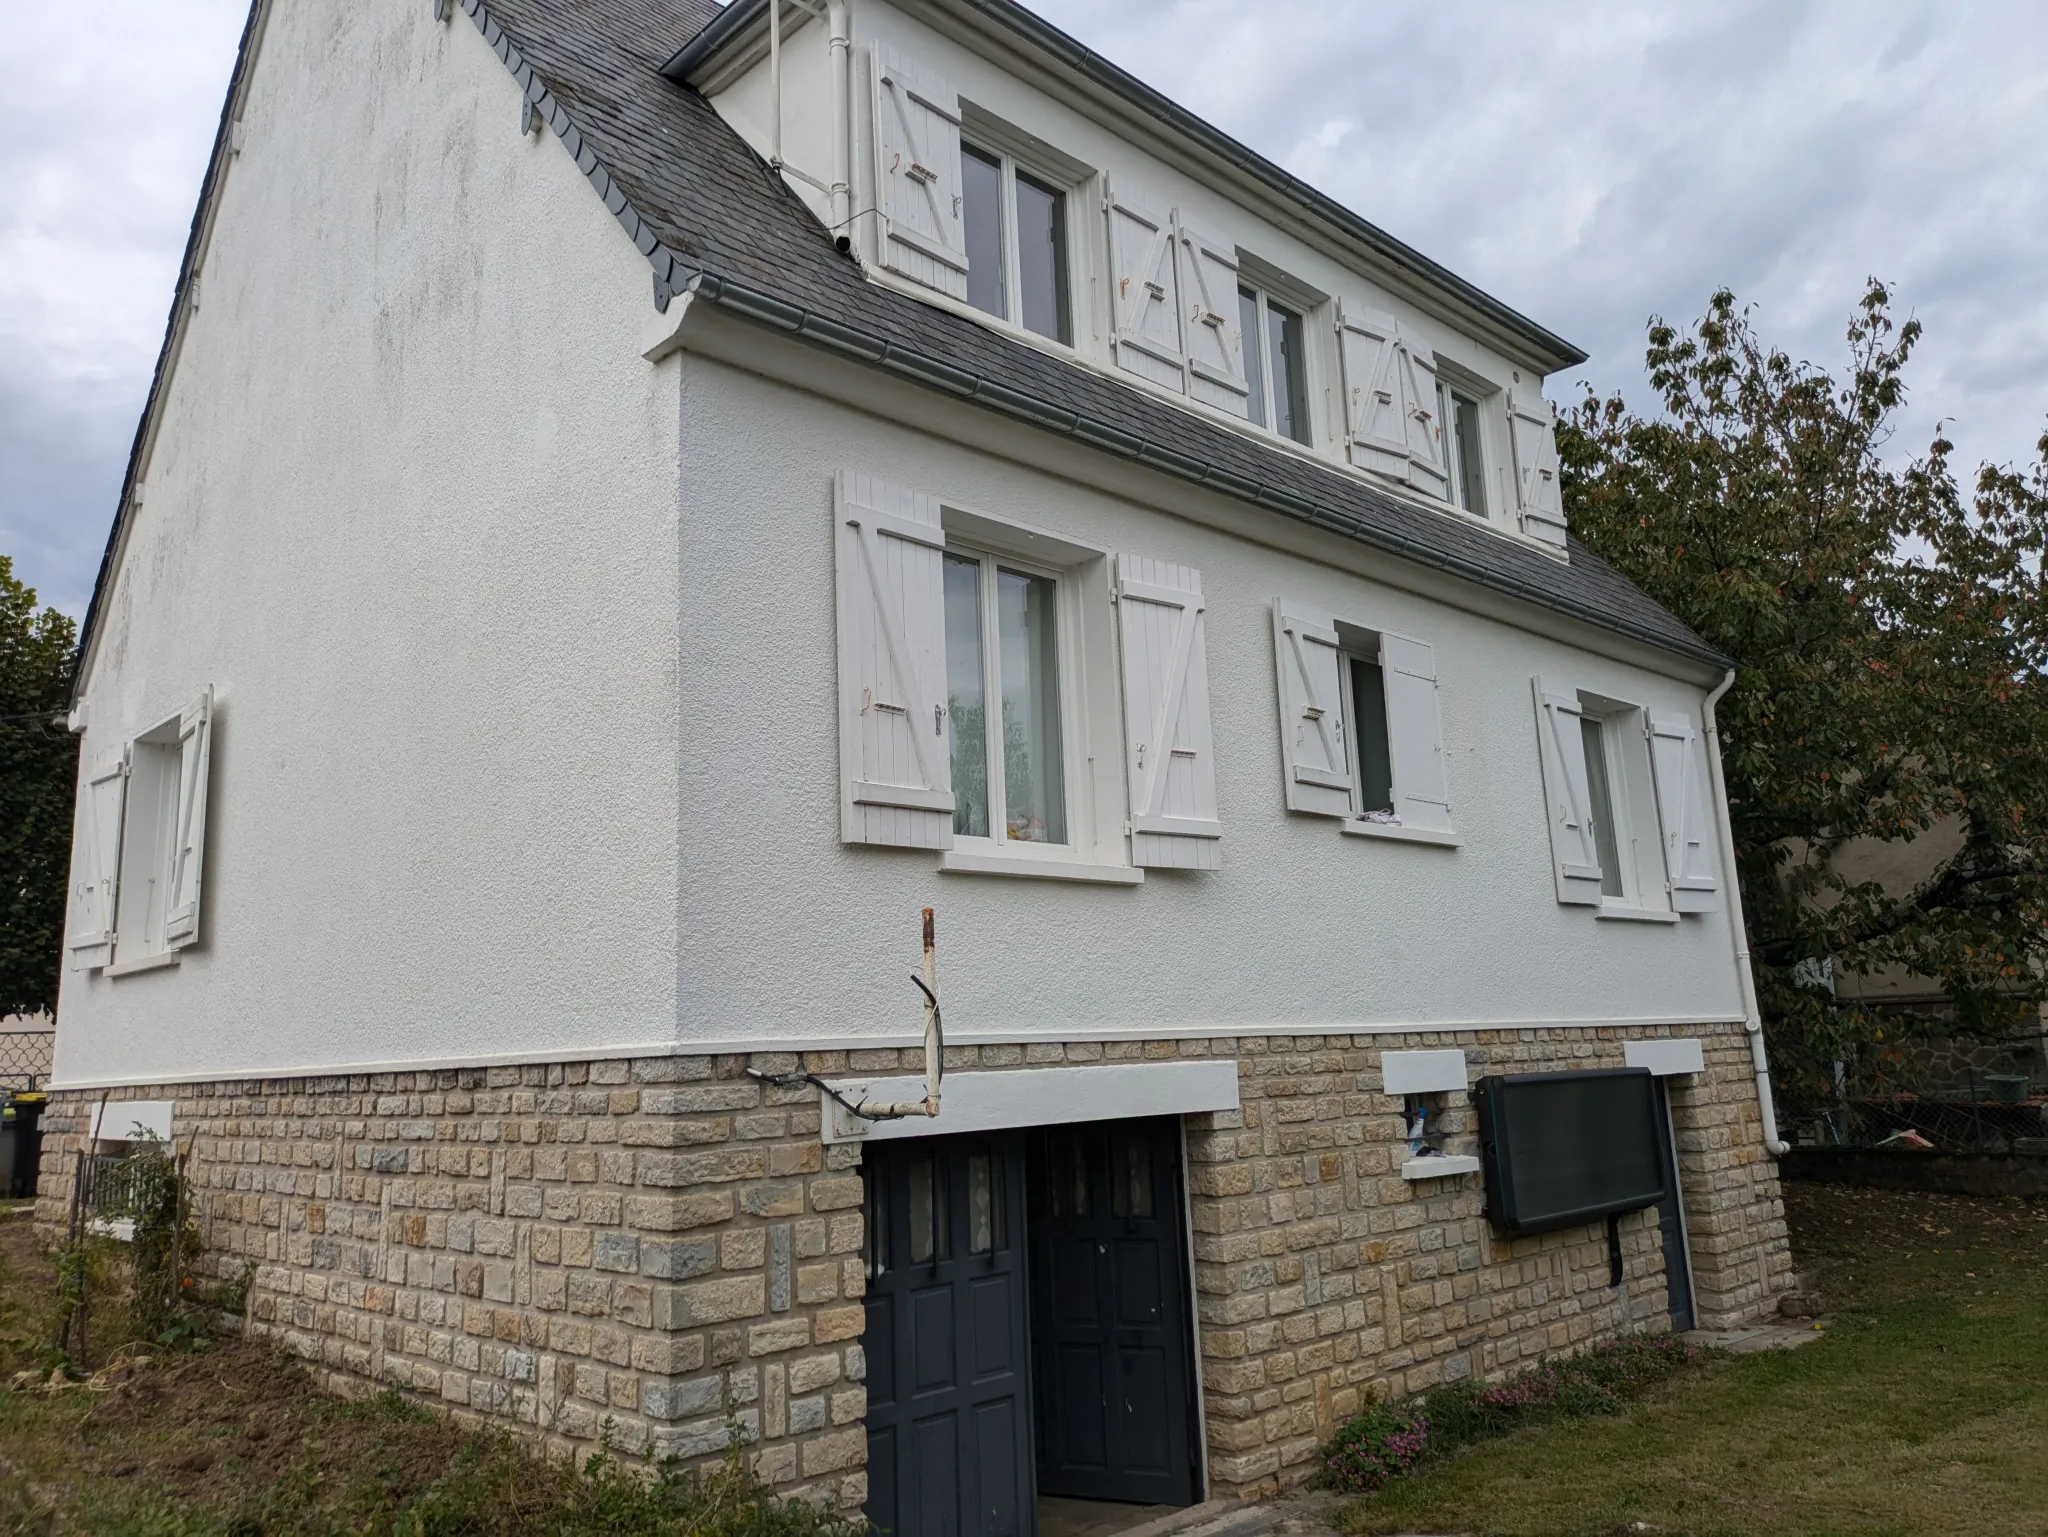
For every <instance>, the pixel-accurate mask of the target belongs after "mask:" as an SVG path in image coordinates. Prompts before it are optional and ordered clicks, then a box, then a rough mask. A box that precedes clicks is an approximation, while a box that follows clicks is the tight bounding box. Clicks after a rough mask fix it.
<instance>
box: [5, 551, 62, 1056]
mask: <svg viewBox="0 0 2048 1537" xmlns="http://www.w3.org/2000/svg"><path fill="white" fill-rule="evenodd" d="M77 642H78V632H77V629H76V627H75V626H74V625H73V624H72V622H71V621H70V620H69V619H67V618H66V617H65V616H64V615H63V614H61V613H59V612H58V611H57V610H56V609H54V608H46V609H42V610H40V611H38V610H37V608H36V595H35V591H34V589H33V588H30V587H25V586H23V585H22V584H21V583H20V582H18V581H16V580H15V577H14V562H13V561H12V560H11V559H10V558H9V557H7V556H5V555H0V1016H4V1015H8V1014H34V1013H38V1012H40V1011H42V1010H44V1009H48V1010H49V1011H51V1012H52V1013H54V1012H56V1008H57V978H58V976H59V974H60V968H59V955H60V952H61V951H62V949H63V944H64V899H65V892H66V890H67V888H68V887H69V885H70V880H71V873H70V872H71V807H72V800H73V797H74V795H75V794H76V790H77V779H78V740H77V738H76V737H74V736H72V735H71V733H70V732H68V731H66V730H65V729H64V725H63V722H62V720H61V719H60V717H61V716H62V715H63V713H64V711H65V710H66V709H67V708H68V707H69V704H70V699H71V668H72V664H73V659H74V651H75V648H76V646H77Z"/></svg>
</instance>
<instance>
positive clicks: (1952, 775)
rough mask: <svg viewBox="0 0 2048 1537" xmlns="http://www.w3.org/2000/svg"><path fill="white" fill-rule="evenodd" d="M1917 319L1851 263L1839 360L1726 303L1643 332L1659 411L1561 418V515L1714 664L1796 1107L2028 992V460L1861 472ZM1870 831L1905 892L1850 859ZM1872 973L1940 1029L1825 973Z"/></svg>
mask: <svg viewBox="0 0 2048 1537" xmlns="http://www.w3.org/2000/svg"><path fill="white" fill-rule="evenodd" d="M1920 329H1921V328H1920V324H1919V322H1918V321H1916V320H1906V321H1904V322H1898V321H1895V320H1894V319H1893V316H1892V306H1891V297H1890V295H1889V294H1888V293H1887V292H1886V290H1885V288H1884V287H1883V286H1882V285H1881V284H1879V283H1877V282H1876V281H1875V280H1873V281H1872V283H1871V285H1870V287H1869V290H1868V291H1867V292H1866V293H1865V295H1864V297H1863V300H1862V303H1861V304H1860V306H1859V307H1858V309H1857V311H1856V313H1855V315H1854V317H1853V318H1852V320H1851V321H1850V323H1849V327H1848V358H1847V365H1846V367H1845V368H1844V369H1843V371H1842V372H1841V374H1840V375H1839V376H1837V375H1835V374H1832V373H1830V372H1829V371H1827V370H1825V369H1823V368H1820V367H1816V366H1814V365H1812V364H1809V363H1804V362H1794V361H1793V360H1792V359H1791V358H1790V357H1789V356H1788V355H1787V354H1786V353H1785V352H1783V351H1781V350H1779V349H1777V348H1773V347H1770V346H1768V345H1766V344H1765V342H1764V341H1763V340H1762V339H1761V338H1760V337H1759V336H1758V334H1757V332H1756V330H1755V328H1754V326H1753V324H1752V318H1751V315H1750V312H1749V311H1747V310H1745V309H1739V308H1738V307H1737V304H1736V300H1735V297H1734V296H1733V295H1732V294H1730V293H1727V292H1725V291H1723V292H1720V293H1716V294H1715V295H1714V296H1713V299H1712V301H1711V302H1710V304H1709V306H1708V310H1707V314H1706V316H1705V318H1703V319H1702V320H1700V321H1699V322H1697V323H1696V324H1695V325H1694V326H1693V327H1692V328H1691V329H1690V330H1682V329H1681V328H1679V327H1675V326H1672V325H1669V324H1666V323H1665V322H1664V321H1662V320H1660V319H1653V320H1652V322H1651V324H1650V327H1649V333H1648V342H1649V345H1648V351H1647V362H1648V369H1649V375H1650V382H1651V385H1652V387H1653V388H1654V389H1655V390H1656V392H1657V394H1658V396H1659V397H1660V399H1661V404H1662V410H1661V412H1659V413H1658V414H1656V415H1654V416H1637V415H1635V414H1634V413H1632V412H1631V411H1630V410H1629V409H1628V408H1627V406H1626V405H1625V404H1624V403H1623V401H1622V399H1621V397H1620V396H1619V395H1616V396H1614V397H1612V398H1610V399H1606V400H1602V399H1600V398H1598V397H1597V396H1596V395H1594V394H1593V393H1592V392H1591V391H1590V390H1589V391H1588V393H1587V395H1586V398H1585V399H1584V400H1583V401H1582V402H1581V403H1580V404H1579V405H1578V407H1577V408H1576V409H1575V410H1574V411H1572V412H1570V413H1569V414H1568V416H1567V417H1566V418H1565V419H1564V420H1562V421H1561V422H1560V427H1559V450H1560V454H1561V457H1562V459H1563V463H1564V488H1565V502H1566V507H1567V510H1568V514H1569V517H1570V519H1571V524H1572V527H1573V529H1574V531H1575V532H1576V533H1577V534H1578V535H1579V537H1580V538H1582V539H1583V540H1584V541H1585V542H1586V543H1587V544H1589V545H1590V546H1591V547H1592V548H1593V549H1594V550H1595V551H1596V552H1598V553H1599V554H1600V555H1601V556H1603V557H1604V558H1605V559H1607V560H1608V561H1610V562H1611V563H1612V564H1614V565H1615V566H1617V567H1619V568H1620V569H1621V570H1622V571H1624V572H1626V573H1627V575H1628V576H1629V577H1630V578H1631V579H1632V580H1633V581H1635V582H1636V583H1637V584H1638V585H1639V586H1640V587H1642V588H1643V589H1644V590H1645V591H1646V592H1648V593H1649V594H1650V595H1651V596H1652V597H1654V598H1656V599H1657V600H1658V601H1659V602H1661V603H1663V604H1664V605H1665V606H1666V607H1668V608H1670V609H1671V610H1672V611H1673V612H1674V613H1676V614H1678V615H1679V616H1680V617H1681V618H1683V619H1684V620H1685V621H1686V622H1687V623H1688V624H1690V625H1691V626H1692V627H1693V628H1694V629H1695V630H1696V631H1698V632H1699V633H1700V634H1701V635H1702V636H1704V637H1705V638H1706V639H1707V640H1709V641H1711V642H1712V643H1713V644H1714V645H1716V646H1718V647H1719V648H1720V649H1721V650H1723V651H1725V652H1727V653H1728V654H1729V655H1730V656H1732V657H1734V658H1735V660H1736V664H1737V668H1738V672H1737V677H1736V682H1735V685H1734V687H1733V688H1732V689H1731V690H1730V691H1729V693H1728V695H1727V696H1726V698H1724V699H1723V700H1722V702H1721V704H1720V707H1719V710H1718V718H1719V722H1720V732H1721V742H1722V754H1723V762H1724V765H1725V770H1726V774H1727V782H1728V801H1729V814H1730V818H1731V821H1732V824H1733V829H1734V838H1735V849H1736V862H1737V865H1738V867H1739V874H1740V879H1741V889H1742V902H1743V909H1744V913H1745V916H1746V919H1747V923H1748V927H1749V945H1750V953H1751V956H1752V959H1753V963H1754V967H1755V974H1756V981H1757V990H1758V994H1759V998H1760V1002H1761V1005H1762V1010H1763V1016H1764V1022H1765V1027H1766V1030H1767V1032H1768V1038H1769V1042H1770V1045H1771V1049H1772V1052H1773V1060H1774V1065H1775V1066H1776V1069H1777V1076H1778V1077H1779V1078H1780V1080H1781V1082H1783V1083H1784V1084H1785V1086H1786V1088H1787V1089H1788V1090H1789V1091H1791V1092H1792V1094H1793V1095H1795V1096H1798V1095H1799V1094H1800V1091H1801V1090H1802V1089H1803V1090H1804V1091H1805V1094H1806V1097H1809V1098H1819V1097H1821V1096H1822V1095H1824V1094H1825V1092H1826V1089H1825V1084H1826V1075H1827V1070H1828V1064H1829V1063H1830V1062H1831V1061H1832V1060H1835V1059H1847V1060H1849V1061H1851V1062H1859V1061H1860V1062H1864V1063H1869V1062H1870V1061H1871V1060H1872V1059H1878V1060H1882V1059H1884V1058H1886V1057H1888V1056H1892V1055H1894V1053H1895V1052H1896V1049H1897V1047H1898V1046H1899V1045H1900V1044H1901V1041H1902V1038H1909V1037H1911V1036H1912V1035H1914V1034H1915V1033H1927V1034H1933V1033H1940V1034H1961V1035H1971V1034H1977V1035H1986V1036H1991V1035H2002V1034H2006V1033H2008V1032H2009V1031H2010V1030H2011V1029H2012V1028H2013V1027H2015V1026H2016V1025H2018V1024H2019V1023H2020V1022H2021V1021H2023V1020H2027V1019H2032V1018H2034V1017H2035V1016H2036V1011H2037V1009H2038V1007H2039V1005H2040V1003H2041V1001H2042V998H2043V995H2044V990H2048V924H2044V918H2048V679H2044V675H2043V669H2044V665H2048V609H2044V606H2043V597H2044V592H2043V581H2044V578H2043V570H2042V556H2043V553H2044V551H2048V469H2044V468H2043V465H2042V463H2041V462H2036V463H2035V464H2034V465H2033V466H2032V467H2031V468H2029V469H2026V470H2015V469H2012V468H2008V467H2000V466H1994V465H1986V466H1984V467H1983V468H1981V469H1980V470H1979V471H1978V474H1977V476H1976V480H1975V484H1974V486H1973V487H1972V488H1971V489H1970V490H1969V491H1968V492H1967V493H1966V492H1965V491H1964V489H1963V488H1962V487H1961V486H1959V485H1958V483H1957V480H1956V476H1955V472H1954V470H1953V468H1952V466H1951V464H1950V454H1951V452H1952V445H1951V444H1950V443H1949V442H1947V441H1946V440H1945V439H1943V438H1941V437H1938V436H1937V438H1936V439H1935V441H1934V442H1933V443H1932V444H1931V445H1930V447H1929V448H1928V450H1927V452H1926V453H1925V455H1923V456H1921V457H1919V458H1917V459H1914V460H1912V461H1911V462H1907V463H1903V464H1894V463H1892V462H1890V461H1888V460H1887V458H1886V457H1885V453H1884V451H1885V449H1886V447H1887V446H1888V444H1889V442H1890V440H1891V437H1892V435H1893V431H1894V427H1895V424H1896V420H1897V416H1898V412H1899V410H1900V408H1901V406H1902V405H1903V403H1904V401H1905V398H1906V386H1905V380H1904V373H1905V368H1906V364H1907V361H1908V359H1909V358H1910V357H1911V355H1912V352H1913V348H1914V345H1915V343H1916V342H1917V341H1918V340H1919V337H1920ZM2037 455H2038V460H2042V461H2048V434H2044V436H2043V437H2042V439H2041V441H2040V443H2039V444H2038V445H2037ZM1922 839H1925V840H1927V841H1926V842H1925V843H1921V844H1919V847H1918V849H1917V850H1913V849H1911V848H1910V846H1911V845H1914V844H1915V843H1916V842H1917V841H1918V840H1922ZM1886 849H1890V850H1894V851H1898V850H1904V851H1905V852H1906V853H1907V856H1908V857H1906V858H1905V859H1903V860H1900V861H1896V862H1895V863H1898V864H1900V865H1901V866H1902V867H1904V868H1908V869H1912V870H1914V871H1916V872H1917V875H1916V878H1915V879H1914V880H1912V881H1911V882H1910V883H1909V884H1907V885H1905V886H1902V884H1901V883H1900V882H1898V881H1896V880H1894V881H1890V882H1881V881H1879V880H1876V879H1871V878H1866V877H1865V876H1864V875H1863V874H1861V873H1860V872H1863V871H1867V870H1869V869H1870V868H1871V867H1872V864H1873V861H1872V860H1871V859H1870V858H1869V857H1868V856H1869V855H1870V854H1871V852H1872V851H1873V850H1877V851H1880V852H1881V851H1884V850H1886ZM1890 968H1904V969H1905V970H1906V971H1908V972H1910V973H1912V974H1914V975H1917V976H1919V977H1924V978H1928V979H1931V980H1933V981H1935V982H1938V983H1939V984H1940V986H1941V988H1942V989H1943V991H1945V992H1946V994H1947V996H1948V998H1949V1000H1950V1002H1951V1004H1952V1005H1953V1011H1954V1016H1953V1019H1952V1020H1951V1019H1941V1018H1930V1017H1920V1018H1917V1019H1916V1018H1914V1017H1912V1016H1905V1015H1901V1014H1899V1013H1897V1012H1891V1013H1887V1012H1884V1011H1882V1010H1879V1009H1874V1008H1873V1007H1872V1006H1871V1005H1870V1004H1869V1002H1868V1001H1867V1000H1866V999H1864V998H1861V997H1859V996H1857V990H1856V989H1853V988H1842V989H1839V990H1838V989H1836V988H1835V987H1834V986H1832V985H1831V983H1832V979H1833V978H1834V977H1848V976H1871V975H1875V974H1880V973H1883V972H1885V971H1887V970H1888V969H1890Z"/></svg>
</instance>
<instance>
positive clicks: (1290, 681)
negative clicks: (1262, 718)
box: [1273, 599, 1459, 846]
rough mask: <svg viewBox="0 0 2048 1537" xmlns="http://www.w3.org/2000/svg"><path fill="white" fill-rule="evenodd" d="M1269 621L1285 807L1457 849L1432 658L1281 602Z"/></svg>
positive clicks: (1420, 649) (1396, 638)
mask: <svg viewBox="0 0 2048 1537" xmlns="http://www.w3.org/2000/svg"><path fill="white" fill-rule="evenodd" d="M1273 617H1274V649H1275V653H1276V657H1277V661H1278V665H1279V684H1280V691H1279V692H1280V734H1281V756H1282V770H1283V772H1284V774H1285V776H1286V800H1287V806H1288V809H1289V810H1291V811H1300V812H1306V813H1309V814H1310V815H1314V816H1325V817H1332V818H1335V819H1337V821H1338V824H1339V826H1340V827H1341V828H1342V829H1343V830H1344V831H1345V832H1350V833H1357V834H1360V835H1362V836H1367V837H1387V838H1398V839H1403V840H1406V841H1411V842H1419V843H1435V844H1442V845H1447V846H1455V845H1456V844H1457V843H1458V841H1459V839H1458V835H1457V831H1456V828H1455V826H1454V825H1453V823H1452V821H1451V804H1450V789H1449V784H1448V780H1447V776H1446V774H1445V771H1444V752H1443V719H1442V712H1441V709H1440V705H1439V700H1438V692H1437V677H1436V659H1435V652H1434V650H1433V649H1432V648H1431V647H1430V646H1429V645H1427V644H1426V643H1424V642H1422V641H1418V640H1413V639H1410V638H1409V637H1407V636H1405V635H1397V634H1394V633H1392V632H1390V631H1385V630H1375V629H1368V628H1366V627H1364V626H1362V625H1356V624H1352V623H1349V622H1347V621H1343V620H1338V619H1335V618H1333V617H1331V616H1330V615H1328V614H1322V613H1317V612H1314V611H1311V610H1308V609H1306V608H1305V607H1304V606H1303V605H1299V604H1295V603H1291V602H1288V601H1287V600H1284V599H1283V600H1281V601H1279V602H1276V603H1275V604H1274V606H1273Z"/></svg>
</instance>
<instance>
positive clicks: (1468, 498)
mask: <svg viewBox="0 0 2048 1537" xmlns="http://www.w3.org/2000/svg"><path fill="white" fill-rule="evenodd" d="M1482 409H1483V408H1482V407H1481V405H1480V401H1479V396H1478V395H1477V393H1475V392H1473V391H1471V390H1465V389H1461V388H1459V387H1457V386H1456V385H1451V384H1439V385H1438V386H1437V420H1438V421H1439V422H1441V423H1442V424H1443V428H1442V430H1443V448H1444V468H1445V470H1447V471H1448V472H1449V474H1450V486H1449V488H1448V495H1449V497H1450V502H1451V505H1452V506H1454V507H1462V508H1463V509H1464V510H1465V511H1467V512H1469V513H1471V514H1473V515H1474V516H1475V517H1481V518H1490V517H1492V516H1493V508H1492V507H1491V506H1490V505H1489V502H1488V498H1487V494H1486V478H1487V477H1486V434H1485V430H1484V428H1483V427H1482V426H1481V421H1482Z"/></svg>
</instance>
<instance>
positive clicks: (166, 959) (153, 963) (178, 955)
mask: <svg viewBox="0 0 2048 1537" xmlns="http://www.w3.org/2000/svg"><path fill="white" fill-rule="evenodd" d="M183 958H184V951H182V950H163V951H159V952H158V953H157V954H155V955H145V956H142V957H140V958H139V959H136V960H132V961H116V962H114V964H113V965H111V966H108V967H105V968H104V970H105V971H106V974H107V975H108V976H110V977H132V976H134V975H135V973H136V972H138V971H161V970H162V969H163V968H164V967H166V966H175V965H177V964H178V962H179V961H180V960H182V959H183Z"/></svg>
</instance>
